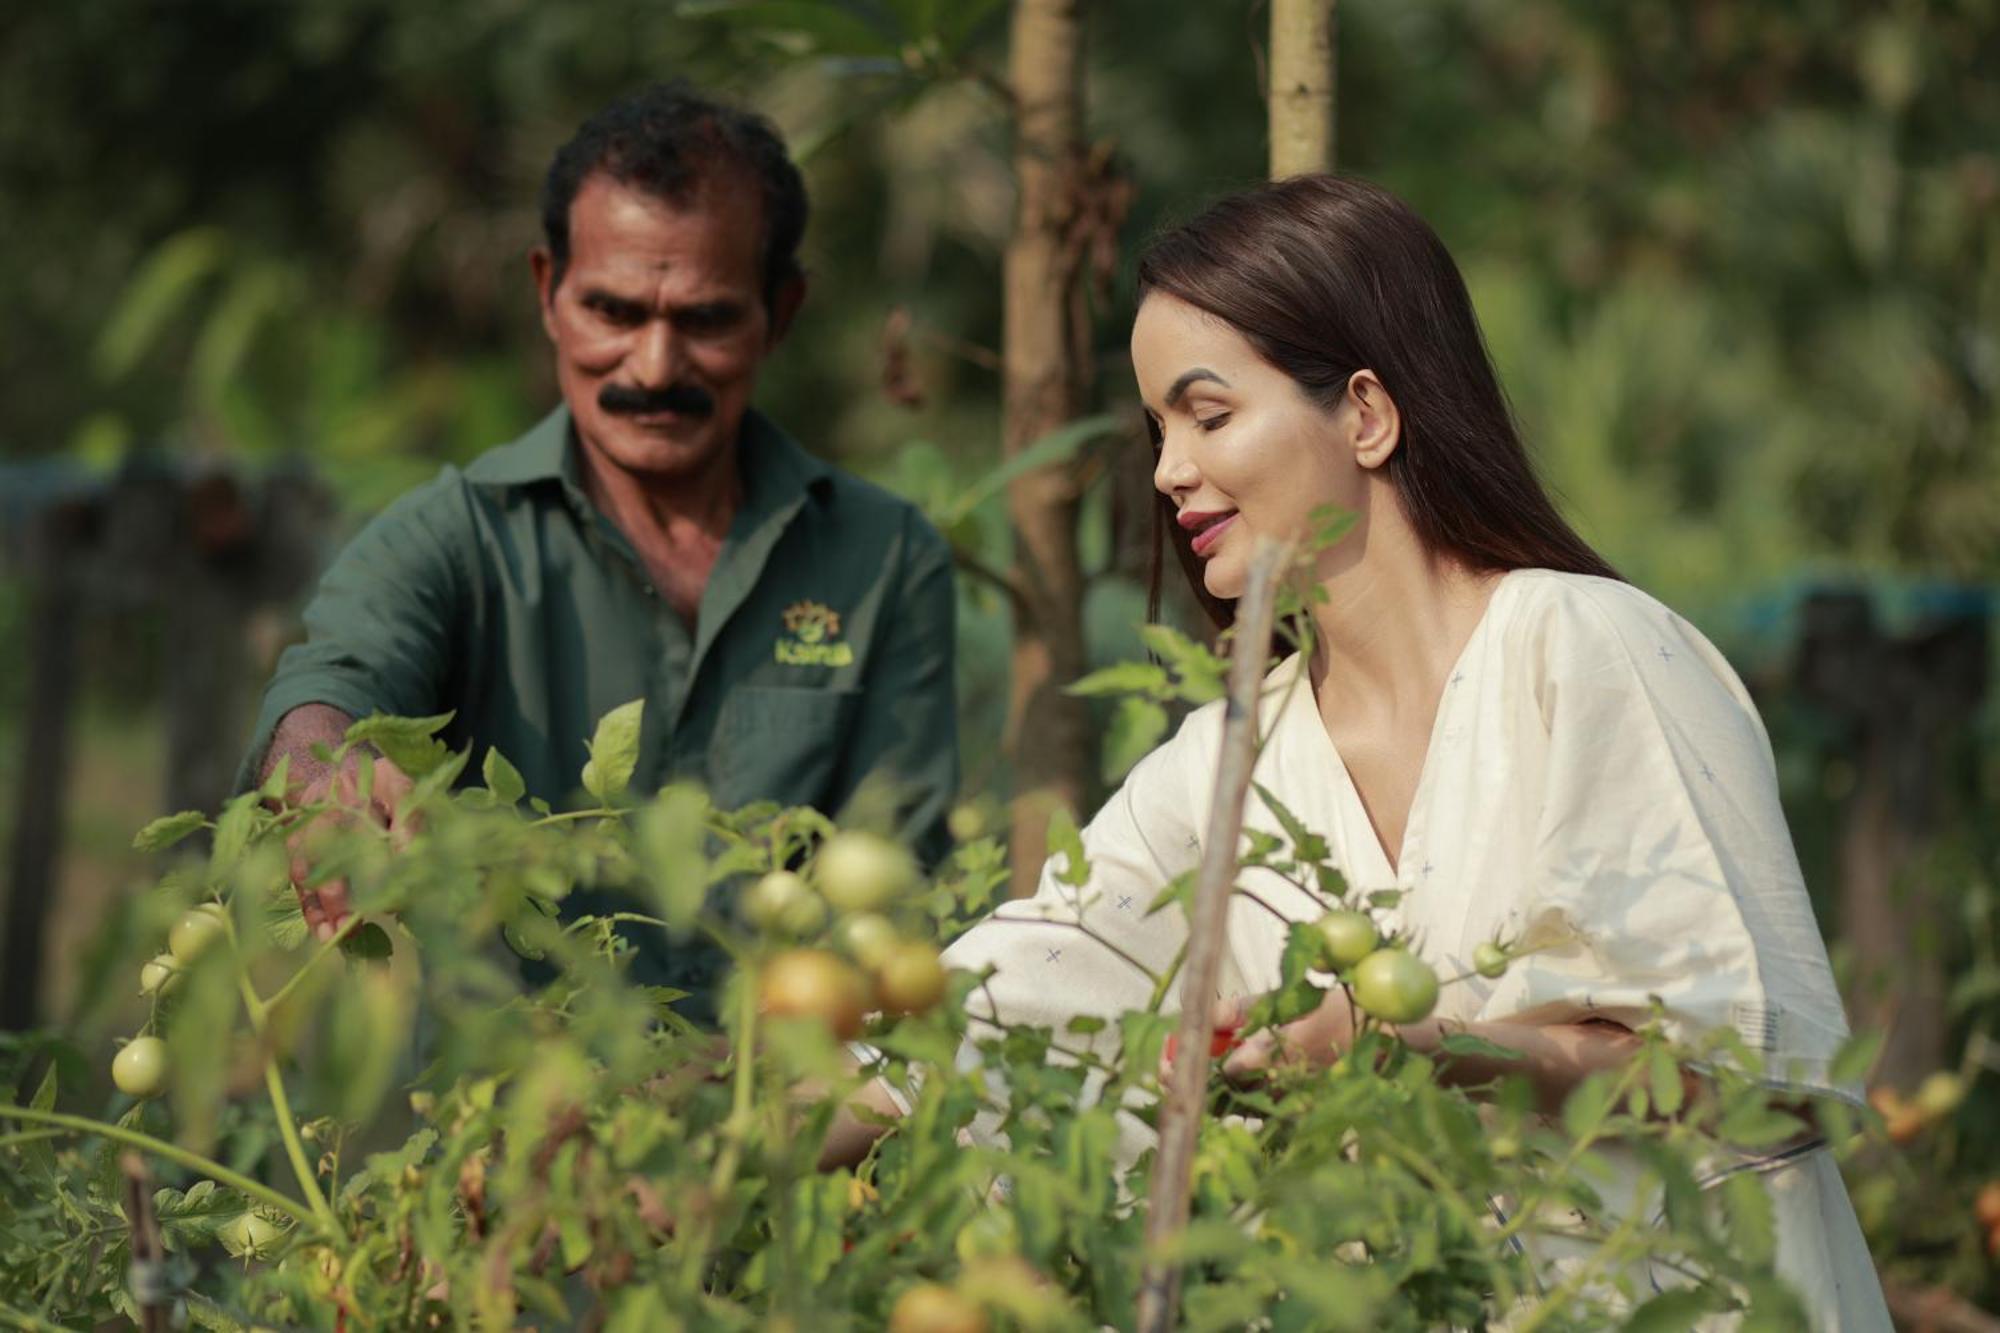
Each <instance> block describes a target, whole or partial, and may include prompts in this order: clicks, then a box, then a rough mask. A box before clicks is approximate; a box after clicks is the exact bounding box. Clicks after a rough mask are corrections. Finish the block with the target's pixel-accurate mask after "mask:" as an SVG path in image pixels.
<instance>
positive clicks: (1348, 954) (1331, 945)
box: [1315, 911, 1381, 972]
mask: <svg viewBox="0 0 2000 1333" xmlns="http://www.w3.org/2000/svg"><path fill="white" fill-rule="evenodd" d="M1315 925H1316V928H1317V929H1318V931H1319V938H1320V955H1321V957H1322V958H1323V959H1324V960H1325V962H1326V965H1327V966H1328V967H1329V968H1330V969H1332V970H1333V971H1335V972H1345V971H1346V970H1347V969H1348V968H1350V967H1353V966H1354V965H1355V964H1356V963H1358V962H1360V961H1361V960H1362V959H1364V958H1366V957H1367V956H1368V955H1369V954H1371V953H1373V952H1375V945H1376V944H1377V942H1379V940H1380V938H1381V937H1380V936H1379V935H1377V934H1376V932H1375V922H1374V919H1373V918H1371V917H1370V916H1369V915H1368V914H1367V913H1366V912H1354V911H1339V912H1328V913H1327V914H1326V915H1325V916H1323V917H1321V918H1320V919H1319V921H1318V922H1317V923H1315Z"/></svg>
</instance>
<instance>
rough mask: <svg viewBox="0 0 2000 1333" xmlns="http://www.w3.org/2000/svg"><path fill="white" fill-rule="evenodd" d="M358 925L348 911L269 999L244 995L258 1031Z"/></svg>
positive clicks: (353, 915) (351, 913)
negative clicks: (320, 961) (314, 950)
mask: <svg viewBox="0 0 2000 1333" xmlns="http://www.w3.org/2000/svg"><path fill="white" fill-rule="evenodd" d="M360 925H361V918H360V917H359V916H357V915H355V914H354V913H353V912H349V913H348V914H347V916H346V918H345V919H344V920H343V921H341V923H340V926H339V928H338V929H336V930H335V931H334V932H333V935H332V937H331V938H330V939H328V940H326V941H324V942H323V943H322V944H321V945H320V946H319V949H318V951H317V952H315V953H314V954H313V956H312V957H310V958H308V959H306V961H305V962H303V963H301V964H300V965H299V970H298V971H296V972H294V973H292V975H291V977H290V978H289V979H288V980H287V981H286V982H285V984H284V985H282V986H280V987H278V989H277V990H275V991H273V992H272V993H271V998H270V999H268V1000H259V999H257V998H256V996H255V995H254V994H252V995H250V996H248V997H246V1003H250V1005H251V1019H252V1021H253V1022H255V1023H256V1024H257V1027H258V1031H260V1032H261V1031H262V1030H263V1021H264V1019H265V1018H266V1017H267V1016H268V1015H269V1014H270V1012H271V1011H272V1010H273V1009H276V1008H277V1007H278V1006H279V1005H281V1004H283V1003H284V1002H285V1000H286V999H287V998H288V997H289V996H290V995H291V993H292V991H293V990H295V989H296V988H297V987H298V984H299V983H300V982H301V981H304V980H305V978H306V974H307V973H308V972H310V971H312V970H313V968H315V967H316V966H318V965H319V960H320V959H322V958H325V957H326V956H327V955H329V954H331V953H334V952H335V951H337V950H338V949H339V948H340V942H341V941H342V940H344V939H346V938H347V937H348V936H349V935H350V934H352V933H353V932H354V931H355V930H356V929H357V928H358V927H359V926H360Z"/></svg>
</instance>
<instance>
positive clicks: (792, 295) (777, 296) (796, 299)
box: [764, 273, 806, 348]
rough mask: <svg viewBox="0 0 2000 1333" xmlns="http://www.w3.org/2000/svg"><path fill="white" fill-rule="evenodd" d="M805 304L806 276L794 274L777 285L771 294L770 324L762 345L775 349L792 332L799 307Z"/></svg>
mask: <svg viewBox="0 0 2000 1333" xmlns="http://www.w3.org/2000/svg"><path fill="white" fill-rule="evenodd" d="M805 303H806V276H805V274H803V273H794V274H793V275H792V276H791V277H789V278H786V279H785V280H784V281H783V282H781V283H779V284H778V290H777V291H775V292H773V293H772V294H771V323H770V328H769V330H768V331H767V332H766V333H765V335H764V345H765V346H766V347H767V348H768V347H776V346H777V345H778V344H779V343H781V342H783V341H784V340H785V335H786V334H788V333H790V332H791V331H792V321H793V320H794V319H796V318H798V313H799V307H800V306H802V305H804V304H805Z"/></svg>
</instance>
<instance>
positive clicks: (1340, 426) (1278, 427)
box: [1132, 292, 1372, 598]
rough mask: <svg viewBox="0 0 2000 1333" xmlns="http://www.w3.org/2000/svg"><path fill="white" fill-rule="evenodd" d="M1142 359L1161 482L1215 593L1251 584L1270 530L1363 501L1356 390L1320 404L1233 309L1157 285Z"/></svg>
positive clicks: (1286, 530)
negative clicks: (1246, 331)
mask: <svg viewBox="0 0 2000 1333" xmlns="http://www.w3.org/2000/svg"><path fill="white" fill-rule="evenodd" d="M1132 368H1133V370H1134V371H1135V372H1136V373H1137V375H1138V379H1139V398H1140V401H1141V402H1142V403H1143V404H1144V405H1145V409H1146V415H1147V416H1148V417H1149V418H1150V419H1151V420H1152V423H1153V426H1154V429H1155V430H1156V431H1157V432H1158V441H1159V442H1158V446H1157V447H1158V456H1157V458H1156V460H1155V463H1154V467H1153V485H1154V487H1156V488H1157V489H1158V490H1159V492H1160V494H1162V495H1164V496H1166V497H1167V498H1168V499H1169V500H1171V501H1172V502H1173V505H1174V509H1175V510H1176V512H1177V516H1178V521H1179V523H1180V525H1181V527H1182V529H1183V530H1184V531H1186V532H1187V533H1188V534H1189V536H1190V537H1191V539H1192V545H1193V547H1194V552H1195V554H1196V555H1198V556H1200V557H1201V559H1202V561H1203V565H1202V582H1203V583H1204V584H1205V585H1206V586H1207V588H1208V591H1209V592H1210V593H1212V594H1213V595H1214V596H1216V597H1221V598H1235V597H1238V596H1240V595H1242V592H1243V588H1244V585H1245V582H1246V581H1247V578H1248V575H1249V569H1250V553H1251V550H1252V549H1253V548H1254V547H1255V546H1256V544H1257V542H1256V539H1257V538H1258V537H1259V536H1267V537H1271V538H1273V539H1275V540H1280V541H1282V540H1286V539H1290V538H1296V537H1300V536H1303V535H1304V534H1305V533H1306V532H1307V531H1308V529H1309V523H1308V518H1309V516H1310V515H1311V514H1312V512H1313V510H1315V509H1317V508H1319V507H1320V506H1322V505H1325V504H1335V505H1339V506H1341V507H1342V508H1346V509H1358V508H1359V507H1360V499H1361V493H1362V490H1363V487H1364V486H1365V485H1366V477H1365V468H1364V466H1363V464H1362V462H1360V461H1358V460H1357V457H1356V454H1355V450H1354V442H1353V441H1352V440H1350V439H1349V436H1350V435H1352V434H1353V433H1354V432H1353V430H1352V429H1351V426H1352V423H1350V422H1348V421H1347V420H1346V418H1348V417H1349V416H1351V415H1353V410H1352V405H1351V403H1350V401H1349V398H1348V397H1345V396H1344V397H1343V399H1342V401H1341V402H1340V403H1339V404H1338V405H1336V406H1335V407H1334V408H1333V409H1332V410H1331V411H1329V410H1327V409H1325V408H1322V407H1320V406H1319V405H1318V404H1316V403H1314V402H1313V401H1312V400H1311V399H1309V398H1307V397H1306V395H1305V393H1304V391H1303V390H1301V389H1300V387H1299V386H1298V384H1297V383H1296V382H1295V381H1294V380H1293V379H1292V378H1291V377H1290V376H1289V375H1287V374H1285V372H1284V371H1282V370H1279V369H1278V368H1277V367H1276V366H1274V365H1272V364H1271V363H1270V362H1268V361H1266V360H1264V359H1263V358H1262V357H1261V356H1259V355H1258V354H1257V352H1256V350H1255V349H1254V348H1252V347H1251V346H1250V344H1249V343H1248V342H1247V341H1246V340H1245V339H1244V337H1243V335H1242V334H1240V333H1238V332H1237V331H1236V330H1235V329H1234V328H1233V327H1231V326H1230V325H1228V324H1226V323H1224V322H1223V321H1222V320H1220V319H1217V318H1216V317H1215V316H1213V315H1210V314H1209V313H1207V312H1206V311H1204V310H1200V309H1198V308H1196V307H1195V306H1191V305H1189V304H1188V303H1187V302H1185V301H1182V300H1180V299H1179V298H1178V297H1174V296H1169V295H1167V294H1165V293H1163V292H1154V293H1152V294H1151V295H1149V296H1147V297H1146V299H1145V300H1144V301H1143V302H1142V303H1141V304H1140V306H1139V315H1138V318H1137V319H1136V320H1135V321H1134V322H1133V324H1132ZM1363 373H1365V372H1363ZM1357 378H1359V375H1357ZM1371 378H1372V377H1371Z"/></svg>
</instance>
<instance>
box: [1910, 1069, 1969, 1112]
mask: <svg viewBox="0 0 2000 1333" xmlns="http://www.w3.org/2000/svg"><path fill="white" fill-rule="evenodd" d="M1912 1100H1913V1101H1914V1102H1915V1103H1916V1107H1917V1109H1918V1110H1920V1111H1922V1112H1923V1113H1924V1114H1925V1115H1927V1116H1929V1117H1930V1118H1931V1119H1933V1120H1941V1119H1943V1118H1944V1117H1945V1116H1948V1115H1950V1114H1951V1113H1952V1112H1953V1111H1956V1110H1957V1109H1958V1104H1959V1103H1960V1102H1962V1101H1964V1100H1965V1080H1964V1079H1962V1078H1960V1077H1959V1076H1958V1075H1956V1074H1954V1073H1952V1072H1951V1071H1950V1070H1948V1069H1940V1070H1937V1071H1935V1072H1933V1073H1931V1074H1928V1075H1926V1076H1925V1078H1924V1081H1923V1082H1922V1083H1919V1084H1918V1085H1917V1091H1916V1095H1915V1097H1914V1098H1913V1099H1912Z"/></svg>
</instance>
